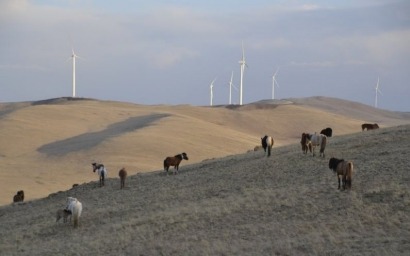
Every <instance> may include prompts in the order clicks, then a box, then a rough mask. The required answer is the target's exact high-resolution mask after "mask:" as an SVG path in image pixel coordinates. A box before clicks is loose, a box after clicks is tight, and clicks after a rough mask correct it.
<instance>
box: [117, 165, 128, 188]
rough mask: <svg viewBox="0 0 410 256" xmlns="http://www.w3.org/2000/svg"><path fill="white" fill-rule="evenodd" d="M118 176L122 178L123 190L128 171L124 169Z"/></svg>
mask: <svg viewBox="0 0 410 256" xmlns="http://www.w3.org/2000/svg"><path fill="white" fill-rule="evenodd" d="M118 176H120V180H121V181H120V186H121V189H123V188H124V187H125V178H126V177H127V171H126V170H125V168H124V167H123V168H121V170H120V171H119V172H118Z"/></svg>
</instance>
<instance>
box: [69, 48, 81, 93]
mask: <svg viewBox="0 0 410 256" xmlns="http://www.w3.org/2000/svg"><path fill="white" fill-rule="evenodd" d="M71 51H72V55H71V58H72V59H73V98H75V59H76V58H79V56H78V55H76V54H75V52H74V48H72V49H71Z"/></svg>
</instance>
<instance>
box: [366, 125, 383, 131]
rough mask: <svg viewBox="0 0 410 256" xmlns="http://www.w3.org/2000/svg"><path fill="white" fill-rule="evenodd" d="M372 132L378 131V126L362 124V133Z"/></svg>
mask: <svg viewBox="0 0 410 256" xmlns="http://www.w3.org/2000/svg"><path fill="white" fill-rule="evenodd" d="M365 129H366V130H374V129H379V125H378V124H362V131H364V130H365Z"/></svg>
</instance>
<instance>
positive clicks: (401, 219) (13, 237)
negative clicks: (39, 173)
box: [0, 125, 410, 255]
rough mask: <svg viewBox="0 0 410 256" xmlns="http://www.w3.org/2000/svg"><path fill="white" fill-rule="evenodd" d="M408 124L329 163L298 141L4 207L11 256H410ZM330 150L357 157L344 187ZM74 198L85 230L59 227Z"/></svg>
mask: <svg viewBox="0 0 410 256" xmlns="http://www.w3.org/2000/svg"><path fill="white" fill-rule="evenodd" d="M409 150H410V125H406V126H399V127H392V128H384V129H379V130H375V131H369V132H357V133H354V134H350V135H343V136H336V137H334V138H331V139H330V142H329V144H328V146H327V150H326V152H327V157H326V159H323V158H319V157H311V156H308V155H303V154H302V150H301V147H300V145H299V144H298V143H295V144H291V145H287V146H282V147H274V149H273V155H272V157H270V158H267V157H265V156H264V153H263V151H256V152H253V151H251V152H248V153H245V154H237V155H231V156H227V157H224V158H217V159H210V160H204V161H202V162H199V163H196V164H191V165H188V164H187V163H185V165H183V166H182V167H181V169H180V174H179V175H175V176H173V175H169V176H167V175H165V173H164V172H163V171H155V172H150V173H140V174H137V175H132V176H130V177H129V178H128V179H127V183H126V188H125V189H122V190H121V189H120V181H119V178H118V177H116V178H110V179H108V180H107V183H106V184H107V185H106V186H105V187H103V188H100V187H99V186H98V182H96V181H94V182H89V183H86V184H83V185H81V186H78V187H76V188H73V189H70V190H68V191H63V192H58V193H54V194H51V195H50V196H48V197H47V198H44V199H39V200H34V201H30V202H27V203H24V204H14V205H8V206H2V207H0V251H1V252H2V255H101V254H103V255H407V254H408V252H409V251H410V239H409V237H410V215H409V214H408V213H409V209H410V193H409V191H410V189H409V188H410V185H409V184H410V183H409V182H410V172H409V169H408V159H407V158H408V152H409ZM330 156H335V157H339V158H345V159H348V160H352V161H353V162H354V164H355V169H354V176H353V187H352V189H351V190H348V191H339V190H337V178H336V175H335V174H334V173H333V172H332V171H331V170H329V169H328V159H329V158H330ZM67 196H74V197H77V198H78V199H79V200H80V201H81V202H82V203H83V215H82V217H81V219H80V227H79V228H78V229H74V228H73V227H72V226H70V225H65V224H63V223H55V218H54V213H55V210H56V209H59V208H62V207H64V202H65V198H66V197H67Z"/></svg>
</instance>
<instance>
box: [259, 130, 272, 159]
mask: <svg viewBox="0 0 410 256" xmlns="http://www.w3.org/2000/svg"><path fill="white" fill-rule="evenodd" d="M261 143H262V147H263V150H264V151H265V154H266V150H267V151H268V156H270V153H271V151H272V147H273V144H274V141H273V138H272V137H270V136H268V135H265V137H263V138H261Z"/></svg>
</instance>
